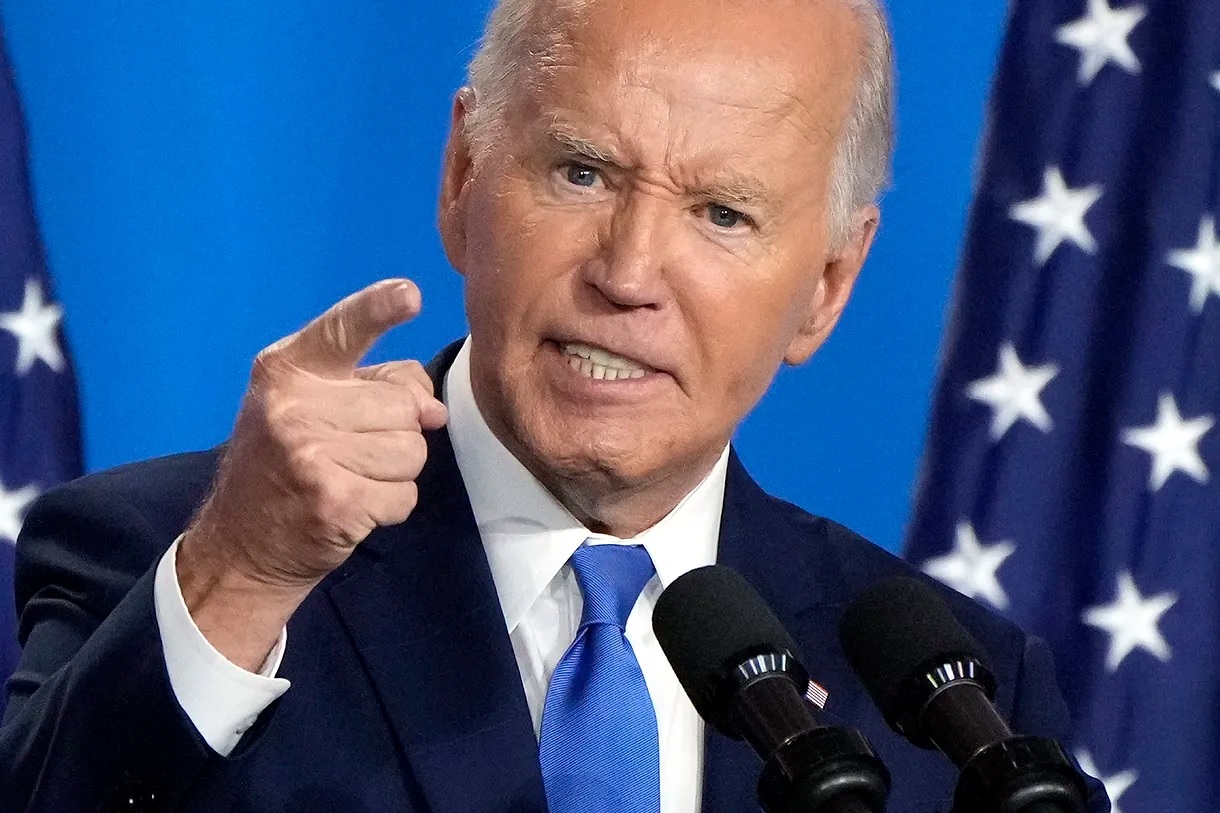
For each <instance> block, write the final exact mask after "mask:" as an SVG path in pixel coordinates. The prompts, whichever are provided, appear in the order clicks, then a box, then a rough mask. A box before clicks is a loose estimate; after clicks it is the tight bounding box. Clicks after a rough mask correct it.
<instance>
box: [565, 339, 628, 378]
mask: <svg viewBox="0 0 1220 813" xmlns="http://www.w3.org/2000/svg"><path fill="white" fill-rule="evenodd" d="M561 349H562V351H563V354H564V355H565V356H567V357H568V366H570V367H571V368H572V369H573V370H576V371H577V372H579V373H580V374H581V375H583V376H585V377H586V378H594V379H597V380H598V381H622V380H625V379H629V378H643V377H644V376H646V375H648V370H647V369H646V368H644V367H641V366H640V365H639V364H637V363H635V362H634V361H631V360H630V359H625V358H623V357H622V356H616V355H614V354H613V353H611V352H609V351H606V350H602V349H601V348H598V347H590V346H589V345H587V344H565V345H563V347H562V348H561Z"/></svg>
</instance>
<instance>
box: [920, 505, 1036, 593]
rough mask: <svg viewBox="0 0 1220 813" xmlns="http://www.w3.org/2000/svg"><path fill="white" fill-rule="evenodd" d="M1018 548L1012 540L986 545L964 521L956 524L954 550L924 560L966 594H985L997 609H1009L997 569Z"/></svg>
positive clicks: (927, 567) (925, 565)
mask: <svg viewBox="0 0 1220 813" xmlns="http://www.w3.org/2000/svg"><path fill="white" fill-rule="evenodd" d="M1016 549H1017V547H1016V545H1014V544H1012V543H1011V542H997V543H995V544H994V545H983V544H982V543H981V542H979V537H978V534H976V533H975V532H974V526H973V525H971V524H970V523H969V522H963V523H961V524H959V525H958V526H957V533H956V534H955V538H954V541H953V550H952V551H950V552H949V553H946V554H945V555H944V556H938V557H936V558H935V559H929V560H928V561H926V562H924V563H923V572H924V573H927V574H928V575H929V576H931V577H932V578H934V579H939V580H940V581H942V582H944V583H945V584H947V585H949V586H950V587H952V588H953V589H954V590H956V591H957V592H959V593H961V594H962V595H964V596H968V597H969V598H983V599H986V600H987V601H988V602H990V603H991V605H992V606H993V607H995V608H996V609H999V610H1007V609H1008V594H1007V593H1005V592H1004V588H1003V587H1002V586H1001V585H1000V581H999V579H998V578H997V577H996V572H997V571H998V570H999V569H1000V566H1001V565H1003V564H1004V561H1005V560H1006V559H1008V557H1009V556H1012V555H1013V553H1014V552H1015V551H1016Z"/></svg>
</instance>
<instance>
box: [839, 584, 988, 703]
mask: <svg viewBox="0 0 1220 813" xmlns="http://www.w3.org/2000/svg"><path fill="white" fill-rule="evenodd" d="M839 643H840V644H842V646H843V651H844V653H846V655H847V660H848V662H850V663H851V666H852V668H853V669H854V670H855V671H856V674H857V675H858V676H859V678H860V681H861V682H862V683H863V684H864V687H865V688H866V689H868V693H869V694H870V695H872V698H873V702H874V703H876V704H877V707H878V708H879V709H881V713H882V714H884V715H885V718H886V720H887V721H889V723H890V725H894V724H895V720H896V719H898V718H899V717H900V716H901V715H902V714H903V713H906V712H910V711H912V710H910V709H903V708H901V706H902V704H903V699H904V697H905V695H904V693H903V692H902V691H901V689H902V685H903V683H904V682H905V681H907V680H908V679H910V678H915V677H917V676H918V675H920V674H922V673H923V672H924V671H925V670H926V668H927V667H928V665H929V664H930V663H933V662H935V661H938V660H941V659H950V658H956V657H971V658H974V659H975V660H977V661H978V662H979V663H980V664H981V665H983V666H984V668H989V667H987V664H986V658H985V656H984V653H983V651H982V648H981V647H980V646H979V645H978V643H976V642H975V640H974V638H972V637H971V636H970V633H969V632H967V631H966V628H965V627H963V626H962V625H961V623H960V622H958V620H957V619H956V618H954V617H953V613H952V612H951V611H950V610H949V606H948V605H947V604H946V603H945V601H944V599H943V598H941V597H940V595H939V594H937V592H936V591H935V590H934V589H932V587H931V586H929V585H927V584H925V583H923V582H921V581H918V580H917V579H912V578H909V577H896V578H892V579H887V580H885V581H883V582H880V583H879V584H877V585H874V586H873V587H870V588H869V589H868V590H865V591H864V592H863V593H861V594H860V595H859V596H857V597H856V598H855V599H854V600H853V601H852V602H851V604H849V605H848V607H847V610H846V612H845V613H844V614H843V619H842V621H841V622H840V623H839Z"/></svg>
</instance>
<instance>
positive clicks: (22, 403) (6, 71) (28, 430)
mask: <svg viewBox="0 0 1220 813" xmlns="http://www.w3.org/2000/svg"><path fill="white" fill-rule="evenodd" d="M26 161H27V150H26V137H25V127H24V122H23V120H22V113H21V105H20V103H19V100H18V98H17V88H16V84H15V82H14V78H13V72H12V68H11V66H10V65H9V61H8V55H7V52H6V51H5V48H4V32H3V29H0V683H2V682H3V681H4V680H5V679H7V677H8V675H9V674H10V673H11V672H12V670H13V667H14V666H15V665H16V663H17V658H18V656H19V654H20V652H19V650H18V647H17V637H16V608H15V606H14V596H13V561H14V554H15V548H14V545H15V543H16V541H17V534H18V532H19V531H20V530H21V524H22V521H23V519H24V517H25V513H26V511H27V510H28V509H29V506H30V503H32V502H33V501H34V500H35V499H36V498H37V497H38V495H39V494H41V493H42V492H43V491H45V490H46V489H47V488H49V487H50V486H53V485H55V484H56V483H59V482H63V481H65V480H69V479H71V478H73V477H77V476H79V475H80V474H81V441H80V417H79V409H78V405H77V396H76V384H75V381H74V378H73V373H72V366H71V361H70V359H69V358H68V356H67V353H66V351H65V348H64V341H63V331H62V318H63V309H62V308H61V306H60V305H58V304H57V303H56V302H55V301H54V299H53V294H52V291H51V284H50V278H49V276H48V274H47V267H46V261H45V257H44V253H43V247H42V242H41V240H40V239H39V234H38V228H37V226H36V223H35V219H34V210H33V205H32V202H31V200H30V184H29V172H28V168H27V164H26ZM3 711H4V695H3V693H0V713H2V712H3Z"/></svg>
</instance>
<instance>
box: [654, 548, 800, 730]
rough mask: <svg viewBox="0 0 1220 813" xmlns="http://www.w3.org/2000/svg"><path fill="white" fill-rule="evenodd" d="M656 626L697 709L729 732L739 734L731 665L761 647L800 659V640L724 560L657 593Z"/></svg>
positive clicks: (693, 572)
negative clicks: (732, 708)
mask: <svg viewBox="0 0 1220 813" xmlns="http://www.w3.org/2000/svg"><path fill="white" fill-rule="evenodd" d="M652 627H653V630H654V632H656V635H657V641H658V642H659V643H660V644H661V649H662V650H664V652H665V656H666V657H667V658H668V659H669V663H670V665H671V666H672V667H673V670H674V674H676V675H677V677H678V681H679V682H680V683H681V684H682V687H683V688H684V689H685V690H686V693H687V694H688V695H689V696H690V699H691V702H692V703H693V704H694V706H695V709H696V710H697V711H698V712H699V714H700V715H702V717H703V718H704V719H705V720H707V721H708V722H709V723H711V724H712V725H713V726H715V727H716V728H718V729H720V730H721V731H722V732H724V733H726V734H729V735H730V736H736V732H735V731H734V730H733V729H734V726H733V725H732V723H731V721H730V720H729V704H730V701H731V696H732V691H733V689H734V688H735V687H734V685H733V683H732V681H731V679H730V673H731V671H732V670H733V669H734V668H735V667H737V666H738V665H739V664H741V663H742V662H744V661H745V660H746V659H748V658H751V657H753V656H755V655H759V654H763V653H771V652H785V651H786V652H787V653H788V654H790V655H792V656H793V657H794V658H796V659H797V660H798V661H799V660H800V653H799V651H798V650H797V647H796V642H795V641H793V640H792V638H791V636H789V635H788V632H787V631H786V630H785V629H784V627H783V625H782V624H781V623H780V622H779V619H777V618H776V617H775V615H774V613H772V612H771V609H770V608H769V607H768V606H767V603H766V602H765V601H764V600H763V598H762V597H761V596H760V595H758V592H757V591H755V589H754V588H753V587H751V586H750V584H749V583H748V582H747V581H746V580H745V579H744V578H742V577H741V575H740V574H738V573H737V572H736V571H734V570H732V569H731V568H728V567H725V566H723V565H711V566H709V567H701V568H697V569H696V570H692V571H690V572H689V573H686V574H684V575H682V576H680V577H679V578H677V579H675V580H674V582H673V583H672V584H670V585H669V587H667V588H666V589H665V591H664V592H663V593H662V594H661V597H660V598H659V599H657V605H656V608H655V609H654V610H653V613H652ZM799 690H800V691H801V692H803V691H804V690H805V687H804V686H801V687H799Z"/></svg>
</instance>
